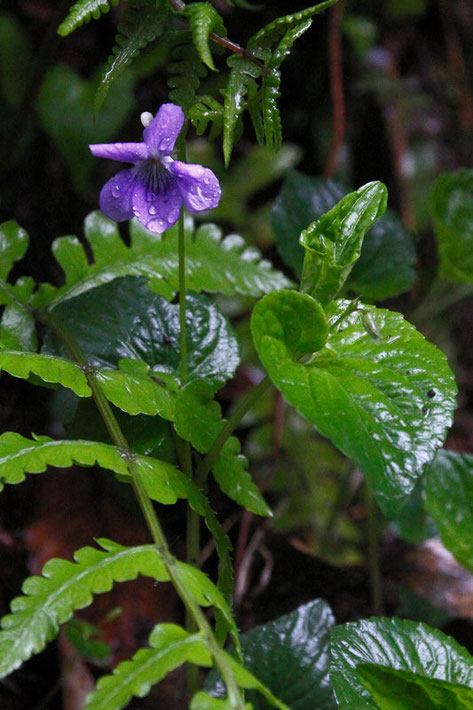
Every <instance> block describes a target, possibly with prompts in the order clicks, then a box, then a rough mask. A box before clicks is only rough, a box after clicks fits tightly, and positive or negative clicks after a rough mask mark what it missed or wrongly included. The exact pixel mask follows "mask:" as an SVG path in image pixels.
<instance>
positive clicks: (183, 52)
mask: <svg viewBox="0 0 473 710" xmlns="http://www.w3.org/2000/svg"><path fill="white" fill-rule="evenodd" d="M172 58H173V61H172V62H171V64H169V71H170V73H171V74H172V75H173V76H171V77H170V78H169V79H168V86H169V88H170V89H171V91H170V92H169V98H170V100H171V101H172V102H174V103H175V104H179V106H181V107H182V110H183V111H184V113H185V114H186V116H188V113H189V110H190V109H191V108H192V106H193V105H194V104H196V103H197V102H198V100H199V98H198V96H197V89H198V88H199V86H200V82H201V80H202V79H203V78H204V77H206V76H207V69H206V67H205V66H204V64H203V63H202V61H201V59H200V56H199V53H198V51H197V49H196V48H195V46H194V43H193V42H192V35H191V34H190V33H189V32H184V33H180V35H179V36H178V41H177V42H176V45H175V47H174V49H173V52H172Z"/></svg>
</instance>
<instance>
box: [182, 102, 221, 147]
mask: <svg viewBox="0 0 473 710" xmlns="http://www.w3.org/2000/svg"><path fill="white" fill-rule="evenodd" d="M188 117H189V120H190V122H191V123H192V125H193V126H194V128H195V130H196V133H197V135H198V136H201V135H203V134H204V133H205V131H206V130H207V128H208V125H209V123H211V124H212V127H211V128H210V131H209V140H214V139H215V138H216V137H217V136H219V135H220V133H221V132H222V130H223V106H222V104H221V103H219V102H218V101H217V99H214V98H213V96H200V97H199V100H198V102H197V103H195V104H194V105H193V106H191V108H190V109H189V112H188Z"/></svg>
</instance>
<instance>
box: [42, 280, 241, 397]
mask: <svg viewBox="0 0 473 710" xmlns="http://www.w3.org/2000/svg"><path fill="white" fill-rule="evenodd" d="M186 300H187V310H186V322H187V333H188V336H187V348H188V358H187V364H188V369H189V381H192V380H195V379H203V380H206V382H208V383H209V384H210V385H211V386H212V388H213V389H215V390H217V389H219V387H220V386H221V385H223V384H224V382H225V381H226V380H227V379H229V378H230V377H232V376H233V374H234V372H235V369H236V367H237V366H238V362H239V357H238V343H237V340H236V338H235V335H234V333H233V330H232V328H231V326H230V324H229V323H228V321H227V319H226V318H225V317H224V315H223V314H222V313H221V311H220V310H219V308H218V307H217V306H216V305H215V304H214V303H212V302H211V301H210V300H209V299H208V298H207V297H206V296H203V295H197V294H192V293H190V294H188V295H187V299H186ZM91 312H95V316H94V319H93V322H91V320H90V314H91ZM51 313H52V315H53V317H54V319H55V321H57V322H59V323H60V324H61V326H63V327H65V328H66V330H68V331H69V332H71V333H72V332H73V333H74V339H75V340H76V342H77V344H78V345H79V347H80V349H81V351H82V353H83V354H84V356H85V357H86V359H87V362H88V363H89V364H91V365H94V366H97V367H104V366H105V367H107V366H112V367H113V366H117V365H118V362H119V360H120V359H122V358H130V359H141V360H144V362H146V363H147V364H148V365H149V367H150V370H149V374H150V375H151V374H153V373H154V374H158V373H160V372H165V373H167V374H169V375H172V376H173V377H175V378H176V379H179V377H180V361H181V344H180V337H179V331H180V326H179V305H178V304H172V303H169V302H168V301H167V300H166V299H165V298H163V297H162V296H158V295H156V294H155V293H152V292H151V291H150V290H149V289H148V288H147V287H146V282H145V280H144V279H143V278H132V277H126V278H121V279H115V280H114V281H112V282H110V283H108V284H104V285H103V286H99V287H97V288H95V289H93V290H90V291H87V292H85V293H82V294H81V295H79V296H77V297H76V298H73V299H69V300H68V301H65V302H63V303H60V304H58V306H56V307H55V308H53V309H52V312H51ZM43 351H44V352H49V353H53V354H57V355H62V356H64V355H66V354H67V351H66V350H65V348H64V346H63V345H61V344H59V343H58V342H57V337H55V336H54V335H50V336H49V337H47V338H46V340H45V347H44V348H43Z"/></svg>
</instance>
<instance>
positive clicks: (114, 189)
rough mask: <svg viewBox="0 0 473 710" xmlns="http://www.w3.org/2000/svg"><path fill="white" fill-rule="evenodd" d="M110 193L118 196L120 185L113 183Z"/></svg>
mask: <svg viewBox="0 0 473 710" xmlns="http://www.w3.org/2000/svg"><path fill="white" fill-rule="evenodd" d="M112 195H113V196H114V197H115V198H118V197H120V187H119V185H113V187H112Z"/></svg>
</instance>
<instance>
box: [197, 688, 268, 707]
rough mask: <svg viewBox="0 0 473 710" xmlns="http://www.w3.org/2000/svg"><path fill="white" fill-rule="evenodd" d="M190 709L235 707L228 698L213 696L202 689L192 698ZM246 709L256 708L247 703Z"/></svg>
mask: <svg viewBox="0 0 473 710" xmlns="http://www.w3.org/2000/svg"><path fill="white" fill-rule="evenodd" d="M189 710H233V707H232V703H231V702H230V701H229V700H228V699H227V698H224V699H222V698H213V697H212V696H211V695H207V693H205V692H204V691H203V690H200V691H199V692H198V693H196V694H195V695H194V697H193V698H192V701H191V704H190V706H189ZM245 710H254V708H253V705H251V703H245Z"/></svg>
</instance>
